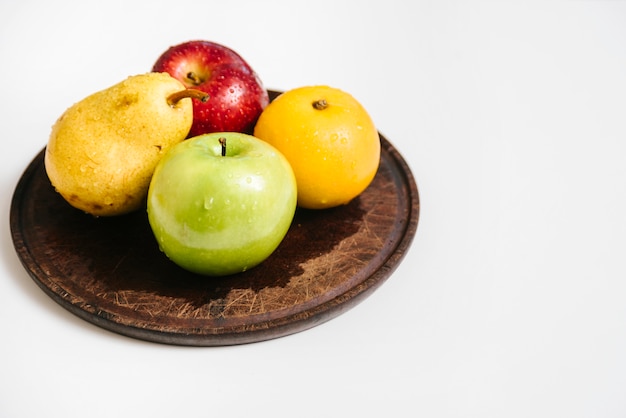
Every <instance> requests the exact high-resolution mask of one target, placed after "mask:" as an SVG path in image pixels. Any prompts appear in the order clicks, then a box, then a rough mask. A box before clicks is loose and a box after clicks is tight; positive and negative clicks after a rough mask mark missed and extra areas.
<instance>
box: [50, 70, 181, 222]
mask: <svg viewBox="0 0 626 418" xmlns="http://www.w3.org/2000/svg"><path fill="white" fill-rule="evenodd" d="M181 90H185V87H184V86H183V84H182V83H180V82H179V81H178V80H176V79H174V78H173V77H171V76H170V75H168V74H166V73H155V72H153V73H147V74H141V75H134V76H130V77H128V78H127V79H126V80H124V81H122V82H120V83H118V84H116V85H114V86H112V87H109V88H107V89H105V90H102V91H99V92H97V93H94V94H92V95H90V96H88V97H86V98H84V99H83V100H81V101H80V102H78V103H76V104H74V105H73V106H71V107H70V108H68V109H67V110H66V111H65V112H64V113H63V114H62V115H61V117H60V118H59V119H58V120H57V121H56V123H55V124H54V126H53V127H52V132H51V134H50V138H49V140H48V146H47V147H46V153H45V160H44V161H45V168H46V173H47V174H48V178H49V179H50V182H51V183H52V185H53V186H54V188H55V189H56V191H57V192H58V193H60V194H61V196H63V198H64V199H65V200H66V201H67V202H68V203H69V204H71V205H72V206H74V207H75V208H77V209H80V210H82V211H84V212H87V213H90V214H92V215H94V216H115V215H122V214H125V213H129V212H132V211H135V210H137V209H139V208H141V207H142V206H143V205H144V204H145V199H146V196H147V193H148V186H149V185H150V179H151V178H152V174H153V172H154V168H155V167H156V164H157V163H158V162H159V160H160V159H161V157H162V156H163V155H164V154H165V153H166V152H167V151H168V150H169V149H170V148H171V147H172V146H174V145H175V144H177V143H179V142H181V141H183V140H184V139H185V138H186V136H187V134H188V133H189V130H190V128H191V124H192V122H193V109H192V102H191V99H190V98H183V99H180V100H178V101H177V102H175V103H173V104H172V103H170V102H168V96H170V95H171V94H173V93H176V92H179V91H181Z"/></svg>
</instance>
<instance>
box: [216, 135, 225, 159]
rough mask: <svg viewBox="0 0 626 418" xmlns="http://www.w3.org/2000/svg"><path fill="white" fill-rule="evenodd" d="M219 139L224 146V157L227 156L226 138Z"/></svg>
mask: <svg viewBox="0 0 626 418" xmlns="http://www.w3.org/2000/svg"><path fill="white" fill-rule="evenodd" d="M218 141H220V145H221V146H222V157H225V156H226V138H224V137H221V138H220V139H219V140H218Z"/></svg>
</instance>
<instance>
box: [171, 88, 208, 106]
mask: <svg viewBox="0 0 626 418" xmlns="http://www.w3.org/2000/svg"><path fill="white" fill-rule="evenodd" d="M186 98H190V99H198V100H200V101H201V102H202V103H206V101H207V100H209V95H208V94H207V93H205V92H203V91H200V90H197V89H185V90H181V91H177V92H176V93H172V94H170V95H169V96H167V103H169V105H170V106H174V105H175V104H176V103H178V102H179V101H180V100H182V99H186Z"/></svg>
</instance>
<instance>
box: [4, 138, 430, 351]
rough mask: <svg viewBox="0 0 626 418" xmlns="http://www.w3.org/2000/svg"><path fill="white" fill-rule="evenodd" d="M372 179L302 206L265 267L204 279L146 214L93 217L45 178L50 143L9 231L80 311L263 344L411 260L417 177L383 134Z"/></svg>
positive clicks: (307, 324)
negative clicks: (354, 190) (171, 249)
mask: <svg viewBox="0 0 626 418" xmlns="http://www.w3.org/2000/svg"><path fill="white" fill-rule="evenodd" d="M381 143H382V157H381V165H380V168H379V171H378V173H377V175H376V177H375V179H374V181H373V182H372V184H371V185H370V187H369V188H368V189H367V190H366V191H365V192H364V193H362V194H361V196H360V197H358V198H357V199H355V200H354V201H353V202H351V203H350V204H348V205H346V206H342V207H338V208H334V209H328V210H323V211H307V210H301V209H298V211H297V213H296V216H295V219H294V221H293V224H292V226H291V228H290V230H289V232H288V234H287V236H286V237H285V239H284V241H283V242H282V243H281V245H280V246H279V248H278V249H277V250H276V251H275V253H274V254H272V255H271V256H270V258H269V259H267V260H266V261H265V262H264V263H262V264H261V265H260V266H258V267H256V268H254V269H251V270H250V271H247V272H245V273H242V274H238V275H234V276H230V277H225V278H206V277H200V276H196V275H193V274H191V273H189V272H186V271H184V270H182V269H180V268H179V267H177V266H175V265H174V264H173V263H171V262H170V261H169V260H168V259H167V258H166V257H165V256H164V255H163V254H162V253H161V252H160V251H159V249H158V247H157V244H156V241H155V240H154V238H153V236H152V232H151V230H150V227H149V224H148V222H147V217H146V213H145V211H143V210H142V211H139V212H136V213H133V214H130V215H125V216H121V217H116V218H94V217H92V216H90V215H86V214H84V213H82V212H80V211H78V210H76V209H74V208H72V207H70V206H69V205H68V204H67V203H66V202H65V201H64V200H63V199H62V198H61V197H60V196H59V195H58V194H57V193H56V192H55V191H54V190H53V188H52V186H51V185H50V183H49V181H48V178H47V176H46V174H45V168H44V165H43V152H44V151H43V150H42V151H41V153H40V154H39V155H37V157H36V158H35V159H34V160H33V161H32V163H31V164H30V165H29V167H28V168H27V169H26V171H25V172H24V174H23V176H22V178H21V179H20V182H19V183H18V185H17V187H16V189H15V193H14V196H13V201H12V205H11V214H10V223H11V233H12V238H13V242H14V246H15V249H16V251H17V254H18V256H19V258H20V260H21V262H22V264H23V265H24V267H25V269H26V270H27V272H28V273H29V275H30V276H31V277H32V279H33V280H34V281H35V282H36V283H37V284H38V285H39V286H40V288H41V289H42V290H43V291H44V292H46V294H48V295H49V296H50V297H51V298H53V299H54V300H55V301H56V302H58V303H59V304H60V305H61V306H63V307H64V308H66V309H67V310H69V311H70V312H73V313H74V314H76V315H78V316H79V317H81V318H83V319H85V320H87V321H89V322H91V323H93V324H95V325H98V326H100V327H103V328H105V329H108V330H110V331H114V332H117V333H120V334H123V335H126V336H129V337H134V338H139V339H143V340H148V341H154V342H160V343H167V344H178V345H195V346H215V345H230V344H241V343H250V342H257V341H263V340H267V339H271V338H277V337H282V336H285V335H288V334H292V333H295V332H299V331H303V330H306V329H308V328H311V327H313V326H315V325H318V324H320V323H323V322H325V321H327V320H329V319H331V318H334V317H336V316H337V315H339V314H341V313H342V312H345V311H346V310H347V309H349V308H352V307H353V306H354V305H356V304H357V303H359V302H360V301H362V300H363V299H364V298H365V297H367V296H368V295H369V294H371V292H373V291H374V290H375V289H376V288H378V286H379V285H381V284H382V283H383V282H384V281H385V280H386V279H387V278H388V277H389V275H390V274H391V273H392V272H393V271H394V269H395V267H396V266H397V265H398V263H399V262H400V261H401V260H402V258H403V257H404V254H405V253H406V250H407V249H408V247H409V245H410V244H411V241H412V239H413V236H414V234H415V231H416V228H417V222H418V216H419V199H418V192H417V187H416V184H415V181H414V179H413V176H412V174H411V172H410V170H409V168H408V166H407V165H406V163H405V161H404V160H403V159H402V157H401V155H400V154H399V153H398V152H397V150H396V149H395V148H394V147H393V146H392V145H391V144H390V143H389V142H388V141H387V140H386V139H385V138H384V137H383V136H382V135H381Z"/></svg>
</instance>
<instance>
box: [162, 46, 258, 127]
mask: <svg viewBox="0 0 626 418" xmlns="http://www.w3.org/2000/svg"><path fill="white" fill-rule="evenodd" d="M152 71H154V72H166V73H169V74H170V75H171V76H172V77H174V78H176V79H177V80H179V81H181V82H182V83H183V84H184V85H185V87H187V88H195V89H198V90H201V91H204V92H206V93H208V94H209V96H210V97H209V99H208V100H207V101H206V102H205V103H202V102H200V101H198V100H194V101H193V113H194V122H193V125H192V127H191V130H190V131H189V135H188V137H193V136H198V135H202V134H205V133H211V132H243V133H247V134H251V133H252V131H253V130H254V125H255V124H256V121H257V119H258V118H259V115H260V114H261V112H262V111H263V109H265V107H266V106H267V105H268V103H269V96H268V93H267V90H266V89H265V88H264V87H263V83H262V82H261V79H260V78H259V76H258V75H257V74H256V72H255V71H254V70H253V69H252V67H250V65H249V64H248V63H247V62H246V61H245V60H244V59H243V58H242V57H241V56H240V55H239V54H237V53H236V52H235V51H233V50H232V49H230V48H228V47H226V46H224V45H220V44H217V43H214V42H209V41H201V40H198V41H189V42H184V43H182V44H179V45H175V46H172V47H170V48H169V49H168V50H167V51H165V52H164V53H163V54H162V55H161V56H160V57H159V58H158V60H157V61H156V62H155V64H154V66H153V68H152Z"/></svg>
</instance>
